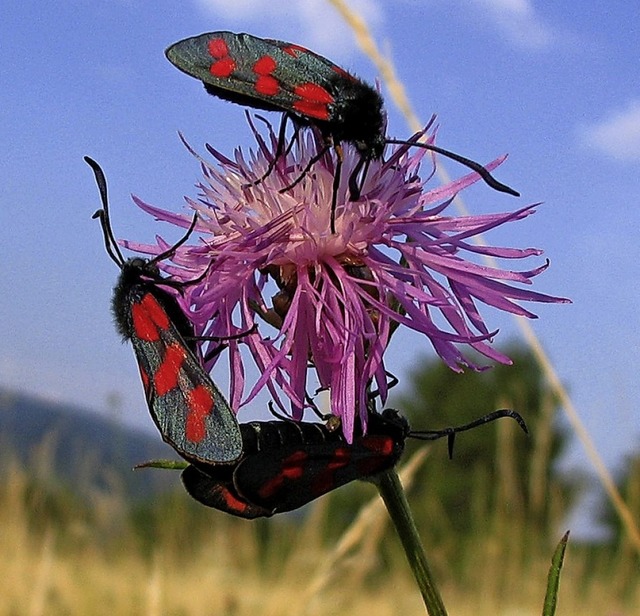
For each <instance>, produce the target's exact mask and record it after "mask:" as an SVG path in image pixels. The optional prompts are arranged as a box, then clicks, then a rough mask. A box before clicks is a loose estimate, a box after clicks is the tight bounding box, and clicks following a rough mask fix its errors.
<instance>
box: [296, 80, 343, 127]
mask: <svg viewBox="0 0 640 616" xmlns="http://www.w3.org/2000/svg"><path fill="white" fill-rule="evenodd" d="M293 93H294V94H295V96H297V97H298V98H300V100H298V101H296V102H295V103H293V109H294V111H297V112H298V113H300V114H301V115H305V116H309V117H310V118H317V119H318V120H328V119H329V107H328V105H329V104H330V103H333V101H334V98H333V96H331V94H330V93H329V92H327V90H325V89H324V88H323V87H322V86H319V85H317V84H315V83H311V82H309V83H303V84H301V85H299V86H296V88H295V89H294V91H293Z"/></svg>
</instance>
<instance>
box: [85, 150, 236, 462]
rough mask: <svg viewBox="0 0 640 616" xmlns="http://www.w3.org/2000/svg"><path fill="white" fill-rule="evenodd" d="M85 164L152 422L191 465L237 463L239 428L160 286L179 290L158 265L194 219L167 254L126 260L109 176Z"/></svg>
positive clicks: (122, 328)
mask: <svg viewBox="0 0 640 616" xmlns="http://www.w3.org/2000/svg"><path fill="white" fill-rule="evenodd" d="M85 161H86V162H87V163H88V164H89V165H90V166H91V168H92V169H93V172H94V174H95V178H96V183H97V185H98V189H99V191H100V197H101V200H102V209H101V210H98V211H97V212H96V213H95V214H94V215H93V217H94V218H99V219H100V223H101V225H102V231H103V234H104V241H105V246H106V249H107V253H108V254H109V256H110V257H111V259H112V260H113V261H114V262H115V263H116V265H118V267H119V268H120V270H121V272H120V277H119V279H118V282H117V284H116V286H115V288H114V292H113V299H112V311H113V315H114V320H115V324H116V328H117V330H118V332H119V333H120V334H121V335H122V337H123V339H124V340H130V341H131V344H132V345H133V350H134V353H135V356H136V360H137V362H138V368H139V370H140V377H141V379H142V384H143V387H144V392H145V397H146V399H147V405H148V406H149V411H150V413H151V417H152V418H153V420H154V422H155V424H156V425H157V427H158V429H159V430H160V433H161V434H162V438H163V439H164V440H165V441H166V442H167V443H168V444H169V445H171V446H172V447H173V448H174V449H175V450H176V451H177V452H178V453H179V454H180V455H182V456H183V457H185V458H186V459H188V460H190V461H192V462H195V461H199V462H208V463H230V462H234V461H236V460H238V458H239V457H240V455H241V453H242V434H241V432H240V426H239V424H238V422H237V420H236V417H235V415H234V413H233V411H232V410H231V408H230V406H229V404H228V403H227V401H226V400H225V398H224V396H223V395H222V393H221V392H220V391H219V390H218V388H217V387H216V386H215V384H214V383H213V381H212V380H211V377H210V376H209V374H208V373H207V372H206V371H205V369H204V368H203V366H202V364H201V362H200V360H199V358H198V352H197V347H196V343H195V338H194V332H193V326H192V325H191V322H190V321H189V320H188V319H187V317H186V316H185V314H184V312H183V311H182V309H181V308H180V306H179V304H178V302H177V301H176V298H175V297H174V296H172V295H171V294H170V293H169V292H168V291H166V290H165V289H163V288H162V287H163V286H164V287H177V286H180V285H179V284H176V283H173V284H172V281H171V280H170V279H167V278H164V277H163V276H161V275H160V271H159V269H158V266H157V264H158V262H160V261H161V260H163V259H166V258H168V257H170V256H171V255H172V254H173V253H174V252H175V250H176V248H178V247H179V246H180V245H182V244H183V243H184V242H185V241H186V240H187V238H188V236H189V234H190V233H191V231H192V230H193V227H194V225H195V222H196V221H195V219H194V222H193V224H192V225H191V228H190V229H189V231H188V232H187V234H186V235H185V237H184V238H182V239H181V240H180V241H179V242H178V243H177V244H175V245H174V246H172V247H171V248H170V249H169V250H167V251H165V252H163V253H162V254H159V255H157V256H156V257H154V258H153V259H142V258H133V259H129V260H125V259H124V257H123V256H122V253H121V251H120V248H119V247H118V244H117V242H116V240H115V237H114V235H113V231H112V229H111V224H110V220H109V207H108V201H107V183H106V179H105V176H104V173H103V171H102V169H101V168H100V166H99V165H98V163H96V162H95V161H94V160H93V159H91V158H89V157H88V156H85Z"/></svg>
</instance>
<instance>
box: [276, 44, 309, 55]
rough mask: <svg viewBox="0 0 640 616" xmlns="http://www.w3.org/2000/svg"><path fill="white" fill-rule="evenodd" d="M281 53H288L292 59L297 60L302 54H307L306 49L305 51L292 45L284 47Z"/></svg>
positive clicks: (298, 46)
mask: <svg viewBox="0 0 640 616" xmlns="http://www.w3.org/2000/svg"><path fill="white" fill-rule="evenodd" d="M282 51H284V53H288V54H289V55H290V56H293V57H294V58H297V57H298V56H299V55H300V54H302V53H309V50H308V49H305V48H304V47H300V45H295V44H294V43H290V44H289V45H287V46H286V47H283V48H282Z"/></svg>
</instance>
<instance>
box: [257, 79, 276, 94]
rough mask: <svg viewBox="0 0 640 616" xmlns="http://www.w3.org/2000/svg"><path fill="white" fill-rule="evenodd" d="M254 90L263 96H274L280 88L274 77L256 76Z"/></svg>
mask: <svg viewBox="0 0 640 616" xmlns="http://www.w3.org/2000/svg"><path fill="white" fill-rule="evenodd" d="M255 89H256V92H257V93H258V94H263V95H264V96H275V95H276V94H277V93H278V91H279V90H280V84H279V83H278V80H277V79H276V78H275V77H270V76H269V77H266V76H265V77H258V79H256V85H255Z"/></svg>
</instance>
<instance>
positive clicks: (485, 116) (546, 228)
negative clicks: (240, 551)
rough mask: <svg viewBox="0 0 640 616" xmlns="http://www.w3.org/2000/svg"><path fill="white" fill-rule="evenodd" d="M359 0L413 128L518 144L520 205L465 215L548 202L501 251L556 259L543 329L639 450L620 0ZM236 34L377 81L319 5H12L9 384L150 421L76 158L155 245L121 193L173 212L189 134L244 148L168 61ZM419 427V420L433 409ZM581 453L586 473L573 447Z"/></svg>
mask: <svg viewBox="0 0 640 616" xmlns="http://www.w3.org/2000/svg"><path fill="white" fill-rule="evenodd" d="M231 4H233V7H230V6H229V5H231ZM353 6H357V7H359V8H360V9H361V10H362V12H363V14H364V15H365V17H366V19H367V20H368V21H369V23H370V25H371V27H372V28H373V31H374V33H375V35H376V37H377V40H378V43H379V44H380V45H381V46H382V47H383V49H385V50H387V51H388V52H389V53H390V55H391V56H392V58H393V60H394V62H395V64H396V66H397V70H398V73H399V76H400V78H401V79H402V80H403V82H404V83H405V85H406V87H407V89H408V94H409V96H410V98H411V100H412V103H413V105H414V107H415V109H416V111H417V112H418V114H419V115H420V117H421V118H422V119H424V120H426V119H427V118H428V117H429V116H430V115H431V114H432V113H434V112H435V113H437V114H438V117H439V122H440V131H439V139H438V143H439V145H441V146H443V147H446V148H448V149H451V150H454V151H456V152H459V153H462V154H464V155H466V156H470V157H472V158H474V159H476V160H479V161H485V162H486V161H489V160H491V159H493V158H494V157H496V156H498V155H499V154H501V153H504V152H509V154H510V156H509V159H508V160H507V162H506V163H505V164H504V165H503V166H502V167H501V168H500V169H499V170H498V171H497V172H496V176H497V177H498V178H499V179H500V180H502V181H504V182H506V183H508V184H509V185H511V186H514V187H516V188H517V189H518V190H519V191H520V192H521V193H522V197H521V198H520V199H519V200H516V199H513V198H511V197H508V196H505V195H501V194H498V193H495V192H493V191H491V190H489V189H488V188H486V187H474V188H473V190H471V191H469V193H468V195H467V196H466V204H467V206H468V207H469V208H470V209H471V210H472V211H474V212H490V211H491V212H494V211H503V210H506V209H513V208H515V207H518V206H519V205H523V204H525V203H530V202H537V201H543V202H544V205H543V206H542V207H540V208H539V211H538V213H537V214H536V215H535V216H534V217H532V218H528V219H527V220H526V221H525V222H522V223H519V224H516V225H510V226H508V227H506V228H505V229H503V230H499V231H497V232H494V233H492V234H491V235H490V236H489V238H488V239H489V241H490V242H491V243H496V244H502V245H515V246H537V247H541V248H543V249H544V250H545V254H546V256H547V257H549V259H550V260H551V267H550V269H549V270H548V271H547V272H546V273H545V274H543V275H542V276H540V277H539V278H538V279H536V285H535V286H536V290H539V291H543V292H548V293H551V294H557V295H563V296H568V297H570V298H572V299H573V302H574V303H573V304H572V305H569V306H555V305H550V306H531V308H532V309H533V310H534V311H535V312H537V313H538V314H539V315H540V319H538V320H537V321H535V322H534V324H533V325H534V328H535V331H536V333H537V334H538V335H539V337H540V338H541V340H542V342H543V344H544V346H545V348H546V349H547V351H548V353H549V355H550V356H551V358H552V359H553V361H554V363H555V365H556V368H557V370H558V371H559V373H560V375H561V378H562V379H563V381H564V382H565V383H566V385H567V386H568V387H569V389H570V391H571V394H572V397H573V399H574V401H575V403H576V405H577V407H578V409H579V411H580V413H581V415H582V418H583V419H584V422H585V424H586V425H587V427H588V429H589V431H590V432H591V434H592V436H593V438H594V440H595V442H596V444H597V446H598V447H599V449H600V451H601V452H602V454H603V455H604V457H605V460H606V461H607V463H608V464H609V465H610V466H612V467H615V465H616V464H619V463H620V462H621V460H622V456H623V455H624V454H625V453H628V452H630V451H631V450H632V449H633V448H635V449H636V451H637V448H638V442H639V441H638V437H639V426H640V410H639V408H638V399H639V398H640V386H639V385H638V383H639V381H640V379H639V378H638V374H640V354H639V353H638V349H639V348H640V327H639V326H640V323H639V318H638V315H639V314H640V294H639V293H638V279H639V271H640V269H639V265H638V264H639V262H640V248H639V245H640V242H639V241H638V239H639V238H638V236H639V230H640V182H639V181H638V175H639V172H640V86H639V84H640V47H639V46H638V34H639V31H640V13H639V12H638V10H637V8H634V7H633V6H632V3H628V2H621V1H619V0H618V1H612V2H607V3H601V2H594V1H593V0H585V1H584V2H582V3H580V5H579V6H580V10H579V11H578V10H576V8H575V7H576V6H577V5H576V4H575V3H568V2H564V3H557V2H542V1H533V0H446V1H445V0H433V1H428V0H424V1H417V0H414V1H412V0H395V1H385V2H383V1H382V0H361V1H359V2H357V3H355V2H354V3H353ZM224 29H229V30H234V31H247V32H251V33H252V34H255V35H257V36H265V37H272V38H280V39H284V40H290V41H292V42H296V43H299V44H302V45H304V46H306V47H310V48H312V49H314V50H315V51H318V52H319V53H322V54H323V55H326V56H328V57H330V58H331V59H332V60H334V61H336V62H337V63H339V64H341V65H342V66H344V67H345V68H347V69H349V70H352V71H353V72H355V73H357V74H358V75H360V76H361V77H362V78H364V79H366V80H367V81H370V82H373V81H374V80H375V79H376V77H377V75H376V71H375V68H374V67H373V66H372V65H371V63H370V62H369V61H368V60H367V58H365V57H364V56H363V55H362V54H361V53H360V52H359V50H358V49H357V46H356V44H355V42H354V39H353V36H352V34H351V33H350V31H349V30H348V29H347V27H346V26H344V25H343V24H342V22H341V20H340V17H339V16H338V15H337V13H336V12H335V10H334V9H333V8H332V7H331V6H330V5H328V4H327V3H325V2H324V1H321V0H297V2H293V3H292V2H290V1H289V0H270V1H268V2H267V1H263V0H252V1H245V2H242V1H241V0H234V2H233V3H231V2H228V1H227V0H217V1H215V0H208V1H206V0H186V1H184V2H167V1H164V0H156V1H155V2H148V1H145V0H129V1H127V0H112V1H107V0H96V1H94V2H81V1H79V0H76V1H69V2H62V3H55V4H47V3H41V2H28V1H27V2H22V3H12V6H11V8H9V9H5V10H4V11H3V19H2V21H1V22H0V41H2V42H1V43H0V45H1V49H2V56H3V62H2V67H1V68H0V108H1V109H2V113H1V115H0V137H1V139H2V143H4V144H5V145H4V156H3V164H2V181H1V182H0V206H1V207H0V255H1V257H2V263H3V266H4V268H3V278H4V284H3V287H4V289H5V292H4V293H3V294H2V297H1V298H0V310H1V314H2V317H3V318H2V320H1V321H0V328H1V329H0V336H1V340H2V341H3V344H2V346H1V348H0V385H3V386H9V387H13V388H18V389H22V390H26V391H30V392H35V393H38V394H40V395H43V396H47V397H51V398H55V399H58V400H65V401H71V402H76V403H79V404H83V405H87V406H89V407H91V408H94V409H96V410H104V409H106V407H107V402H106V400H107V398H108V396H109V394H110V393H111V392H114V391H117V392H118V394H119V395H120V396H121V399H122V405H121V415H122V417H123V418H124V419H125V420H126V421H130V422H132V423H134V424H136V425H144V426H147V427H148V428H149V429H150V430H151V429H152V423H151V420H150V418H149V416H148V413H147V411H146V407H145V403H144V399H143V396H142V389H141V387H140V383H139V380H138V376H137V371H136V369H135V365H134V362H133V356H132V352H131V349H130V348H128V347H127V346H125V345H122V344H121V343H120V341H119V340H118V338H117V336H116V334H115V331H114V329H113V326H112V323H111V317H110V313H109V299H110V295H111V288H112V286H113V283H114V281H115V279H116V277H117V269H116V267H115V265H114V264H113V263H112V262H111V261H110V260H109V259H108V258H107V256H106V254H105V253H104V249H103V245H102V239H101V236H100V230H99V228H98V225H97V223H96V222H95V221H93V220H91V214H92V213H93V211H94V210H95V209H96V208H97V207H98V198H97V192H96V189H95V186H94V183H93V179H92V174H91V172H90V170H89V168H88V167H87V166H86V165H85V164H84V162H83V161H82V157H83V156H84V155H85V154H89V155H91V156H92V157H94V158H95V159H96V160H98V161H99V162H100V163H101V164H102V165H103V166H104V168H105V171H106V173H107V178H108V180H109V185H110V191H111V201H112V208H113V219H114V226H115V227H116V233H117V235H119V236H120V237H127V238H132V239H136V240H140V241H144V240H151V239H152V238H153V236H154V234H155V233H163V234H164V233H165V231H166V229H165V228H164V227H160V226H159V225H158V224H157V223H153V221H152V220H151V219H150V218H148V217H147V216H146V215H145V214H143V213H142V212H140V211H138V210H137V209H136V208H135V206H134V205H133V203H132V202H131V199H130V194H131V193H135V194H136V195H138V196H140V197H141V198H142V199H144V200H145V201H147V202H150V203H153V204H155V205H158V206H162V207H166V208H168V209H172V210H180V209H181V208H182V207H183V196H184V195H191V196H193V195H194V194H195V189H194V188H193V185H194V183H195V182H196V181H197V180H198V173H199V170H198V165H197V163H196V162H195V161H194V160H193V159H192V157H191V156H190V155H189V154H188V153H187V152H186V151H185V149H184V147H183V146H182V144H181V143H180V142H179V139H178V137H177V131H179V130H180V131H182V132H183V133H184V134H185V136H186V137H187V139H188V140H189V141H190V143H191V144H193V145H194V146H195V147H196V148H199V149H202V144H204V143H205V142H211V143H214V144H215V145H216V147H217V148H218V149H220V150H222V151H226V152H229V153H230V152H231V150H232V148H233V147H235V146H237V145H242V146H248V145H250V144H251V140H250V137H249V131H248V129H247V128H246V125H245V123H244V119H243V113H242V110H241V108H239V107H237V106H235V105H231V104H225V103H223V102H221V101H219V100H216V99H213V98H212V97H208V96H206V95H205V94H204V92H203V90H202V87H201V86H200V85H199V83H198V82H196V81H195V80H192V79H189V78H188V77H186V76H185V75H183V74H182V73H180V72H179V71H177V70H176V69H175V68H173V67H172V66H171V65H170V64H169V63H168V62H167V61H166V60H165V58H164V54H163V50H164V48H165V47H166V46H167V45H168V44H170V43H172V42H175V41H177V40H179V39H181V38H184V37H187V36H191V35H194V34H199V33H201V32H205V31H210V30H224ZM634 84H635V85H634ZM383 94H385V92H384V90H383ZM388 111H389V120H390V130H389V132H390V134H392V135H394V136H397V137H405V136H408V129H407V127H406V125H405V124H404V121H403V119H402V118H401V117H400V115H399V114H398V113H397V111H396V110H395V109H394V108H393V107H392V105H391V103H389V104H388ZM274 119H275V118H274ZM276 121H277V119H276ZM444 164H445V166H446V168H447V170H448V172H449V173H450V174H451V175H454V176H456V175H458V174H461V173H463V172H464V169H460V168H456V166H455V165H454V164H451V163H449V162H448V161H445V162H444ZM171 231H172V230H169V232H168V233H167V237H168V239H172V238H175V237H176V235H175V234H173V235H171ZM485 315H486V317H487V321H488V322H489V324H490V325H491V326H493V327H500V328H501V336H502V341H503V342H505V341H507V340H509V339H511V338H512V337H516V336H517V332H516V329H515V327H514V326H513V324H512V323H511V322H510V321H509V319H507V318H504V317H503V316H501V315H499V314H496V313H493V312H492V311H490V310H487V311H485ZM402 344H403V343H402V341H400V342H399V345H400V346H402ZM420 344H422V342H421V343H420ZM412 346H413V347H415V348H416V355H407V354H406V353H400V352H397V350H393V349H392V352H394V353H395V354H394V355H393V360H392V364H393V369H394V371H395V372H396V373H397V374H398V375H399V376H400V377H401V379H402V375H403V374H404V373H406V371H407V370H409V369H411V367H412V365H413V364H415V362H416V361H418V360H419V358H421V357H423V356H429V355H430V353H431V351H430V348H429V347H428V345H426V344H424V347H423V348H421V347H420V346H419V345H418V344H415V343H413V344H412ZM395 348H396V349H397V348H399V347H398V345H396V347H395ZM405 348H406V347H405ZM483 410H484V409H483ZM245 417H249V414H247V415H246V416H245ZM417 427H420V428H422V427H425V428H428V427H429V425H428V417H425V425H424V426H417ZM570 463H571V464H573V465H575V466H578V467H584V468H587V467H588V465H587V462H586V460H585V457H584V455H583V454H582V451H581V449H580V446H579V445H576V446H575V447H574V448H573V449H572V452H571V456H570Z"/></svg>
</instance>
